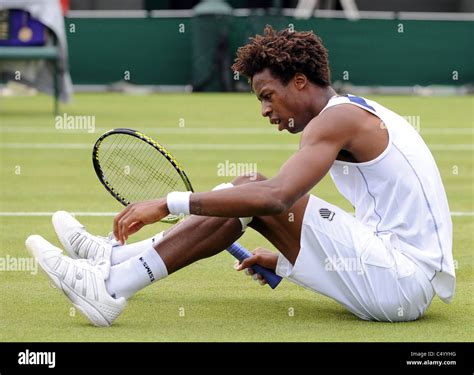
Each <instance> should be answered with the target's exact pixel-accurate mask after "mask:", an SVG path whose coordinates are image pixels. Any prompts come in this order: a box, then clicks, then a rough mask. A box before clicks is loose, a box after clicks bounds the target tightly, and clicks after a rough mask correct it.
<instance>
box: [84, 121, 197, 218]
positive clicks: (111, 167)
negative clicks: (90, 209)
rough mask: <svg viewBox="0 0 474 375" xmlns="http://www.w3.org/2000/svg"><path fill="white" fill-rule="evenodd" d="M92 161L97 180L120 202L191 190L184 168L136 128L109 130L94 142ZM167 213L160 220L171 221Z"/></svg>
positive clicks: (125, 203) (142, 199) (130, 201)
mask: <svg viewBox="0 0 474 375" xmlns="http://www.w3.org/2000/svg"><path fill="white" fill-rule="evenodd" d="M92 163H93V165H94V170H95V172H96V174H97V177H98V179H99V181H100V182H101V183H102V185H103V186H104V187H105V189H106V190H107V191H108V192H109V193H110V194H111V195H112V196H113V197H114V198H115V199H116V200H118V201H119V202H120V203H121V204H122V205H124V206H128V205H129V204H130V203H133V202H138V201H144V200H150V199H157V198H161V197H165V196H166V195H167V194H168V193H170V192H171V191H193V188H192V185H191V182H190V181H189V179H188V177H187V175H186V173H185V172H184V169H183V168H182V167H181V166H180V164H179V163H178V162H177V161H176V159H175V158H174V157H173V156H172V155H171V154H170V153H169V152H168V151H167V150H166V149H165V148H164V147H163V146H162V145H160V144H159V143H158V142H156V141H155V140H153V139H152V138H150V137H148V136H147V135H146V134H143V133H141V132H139V131H136V130H133V129H127V128H118V129H112V130H109V131H107V132H105V133H104V134H102V135H101V136H100V137H99V138H98V139H97V141H96V142H95V144H94V147H93V150H92ZM179 219H180V218H179V217H178V216H175V215H169V216H168V217H166V218H165V219H163V220H162V221H164V222H169V223H175V222H177V221H179Z"/></svg>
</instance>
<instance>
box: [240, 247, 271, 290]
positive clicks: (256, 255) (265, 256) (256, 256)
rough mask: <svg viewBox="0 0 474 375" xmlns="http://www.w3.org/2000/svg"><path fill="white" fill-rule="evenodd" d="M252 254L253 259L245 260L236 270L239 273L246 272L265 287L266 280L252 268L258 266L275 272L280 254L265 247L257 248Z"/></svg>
mask: <svg viewBox="0 0 474 375" xmlns="http://www.w3.org/2000/svg"><path fill="white" fill-rule="evenodd" d="M252 254H253V255H252V256H251V257H248V258H247V259H244V261H243V262H242V263H238V264H236V267H235V269H236V270H237V271H242V270H245V272H246V273H247V274H248V275H250V276H252V277H253V279H254V280H258V281H259V282H260V284H261V285H265V284H266V283H267V281H266V280H265V278H264V277H263V276H262V275H260V274H259V273H255V272H254V271H253V270H252V268H250V267H251V266H253V265H254V264H258V265H260V266H262V267H265V268H268V269H270V270H272V271H275V269H276V266H277V262H278V254H277V253H275V252H273V251H270V250H268V249H265V248H263V247H257V248H256V249H255V250H254V251H252Z"/></svg>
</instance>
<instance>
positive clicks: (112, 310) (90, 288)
mask: <svg viewBox="0 0 474 375" xmlns="http://www.w3.org/2000/svg"><path fill="white" fill-rule="evenodd" d="M26 247H27V249H28V250H29V252H30V253H31V255H32V256H33V257H34V258H35V259H36V260H37V262H38V264H39V265H40V266H41V268H42V269H43V270H44V271H45V272H46V274H47V275H48V276H49V278H50V279H51V280H52V281H53V283H54V284H55V285H56V287H57V288H58V289H60V290H62V291H63V292H64V294H66V296H67V297H68V298H69V299H70V300H71V301H72V303H73V304H74V306H75V307H76V308H77V309H78V310H79V311H80V312H82V313H83V314H84V315H85V316H86V317H87V319H89V321H90V322H91V323H92V324H94V325H95V326H98V327H108V326H110V325H111V324H112V322H113V321H114V320H115V319H117V317H118V316H119V315H120V313H121V312H122V311H123V310H124V309H125V307H126V306H127V301H126V299H125V298H123V297H122V298H117V299H115V298H112V297H111V296H110V294H109V293H108V292H107V289H106V287H105V280H107V279H108V277H109V272H110V261H109V260H107V259H102V260H101V261H100V262H98V263H97V264H93V263H92V262H91V261H88V260H84V259H78V260H75V259H71V258H69V257H67V256H64V255H63V253H62V251H61V249H58V248H57V247H56V246H54V245H52V244H50V243H49V242H48V241H46V240H45V239H44V238H43V237H41V236H38V235H33V236H29V237H28V238H27V239H26Z"/></svg>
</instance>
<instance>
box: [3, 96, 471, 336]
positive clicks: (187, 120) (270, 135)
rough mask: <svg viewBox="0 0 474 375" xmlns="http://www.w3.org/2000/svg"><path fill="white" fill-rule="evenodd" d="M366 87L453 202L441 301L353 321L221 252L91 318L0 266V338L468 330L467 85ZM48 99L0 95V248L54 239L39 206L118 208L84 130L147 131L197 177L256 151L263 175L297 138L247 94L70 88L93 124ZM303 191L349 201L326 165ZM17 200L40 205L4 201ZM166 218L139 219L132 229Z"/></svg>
mask: <svg viewBox="0 0 474 375" xmlns="http://www.w3.org/2000/svg"><path fill="white" fill-rule="evenodd" d="M370 98H371V99H374V100H377V101H379V102H380V103H381V104H383V105H385V106H387V107H389V108H390V109H392V110H394V111H396V112H398V113H399V114H401V115H405V116H416V117H414V118H416V119H417V121H419V126H420V128H421V134H422V136H423V138H424V139H425V141H426V142H427V144H428V145H429V146H430V148H431V149H432V152H433V154H434V156H435V158H436V161H437V163H438V166H439V168H440V171H441V175H442V178H443V181H444V183H445V186H446V189H447V193H448V198H449V204H450V209H451V211H452V212H453V213H455V216H453V223H454V258H455V260H456V265H457V291H456V296H455V298H454V301H453V302H452V304H450V305H446V304H444V303H442V302H441V301H440V300H439V299H438V298H435V300H434V301H433V303H432V305H431V307H430V308H429V309H428V311H427V313H426V315H425V316H424V317H423V318H422V319H420V320H419V321H416V322H410V323H395V324H389V323H375V322H366V321H362V320H360V319H358V318H356V317H355V316H353V315H352V314H351V313H349V312H347V311H346V310H345V309H344V308H343V307H341V306H340V305H338V304H337V303H336V302H334V301H332V300H331V299H329V298H327V297H324V296H321V295H318V294H315V293H314V292H311V291H308V290H305V289H303V288H301V287H299V286H297V285H295V284H292V283H290V282H288V281H283V282H282V284H281V285H280V286H279V287H278V288H277V289H276V290H274V291H272V290H271V289H270V288H268V287H259V286H258V285H257V284H256V283H255V282H252V281H251V280H250V279H249V278H247V277H245V276H243V274H240V273H237V272H235V271H234V270H233V268H232V265H233V262H234V260H233V258H232V257H231V256H230V255H229V254H227V253H226V252H224V253H221V254H219V255H218V256H215V257H213V258H210V259H206V260H202V261H199V262H197V263H195V264H193V265H191V266H189V267H187V268H186V269H183V270H181V271H179V272H177V273H176V274H173V275H171V276H170V277H168V278H166V279H164V280H162V281H159V282H157V283H155V284H154V285H152V286H150V287H148V288H146V289H145V290H143V291H141V292H139V293H138V294H137V295H136V296H134V297H133V298H132V299H131V300H130V301H129V307H128V308H127V309H126V311H125V312H124V313H123V314H122V315H121V316H120V317H119V319H118V320H117V321H116V323H115V324H114V325H113V326H112V327H111V328H109V329H97V328H94V327H92V326H90V325H89V324H88V322H87V321H86V319H85V318H84V317H83V316H81V315H80V313H79V312H77V311H75V310H74V309H73V308H72V307H71V305H70V303H69V300H67V299H66V298H65V297H64V296H63V295H62V293H60V292H58V291H57V290H54V289H53V288H52V287H51V286H50V284H49V282H48V279H47V277H46V276H45V274H43V273H42V272H41V270H38V273H37V274H34V272H30V271H16V272H14V271H1V270H0V287H1V292H0V341H245V342H248V341H472V338H473V331H472V327H474V322H473V316H474V309H473V233H474V220H473V219H474V217H473V216H472V212H473V211H474V209H473V187H474V180H473V174H474V171H473V134H474V133H473V123H474V114H473V108H474V98H473V97H472V96H471V97H409V96H376V97H375V96H374V97H370ZM51 109H52V101H51V98H49V97H46V96H37V97H25V98H1V99H0V162H1V165H0V171H1V174H0V178H1V185H0V189H1V194H0V212H1V213H2V216H0V223H1V225H0V258H4V259H7V257H15V258H26V257H29V254H28V252H27V250H26V248H25V246H24V241H25V239H26V237H27V236H28V235H29V234H33V233H37V234H41V235H43V236H44V237H45V238H46V239H48V240H50V241H51V242H53V243H54V244H56V245H59V241H58V240H57V239H56V237H55V234H54V230H53V228H52V226H51V218H50V217H49V216H48V215H47V213H48V212H54V211H56V210H60V209H64V210H68V211H72V212H85V213H90V212H117V211H118V210H120V209H121V206H120V205H119V203H118V202H116V201H115V200H114V199H113V198H112V197H111V196H110V195H109V194H108V193H107V192H106V191H105V190H104V189H103V187H102V186H101V185H100V183H99V182H98V180H97V179H96V177H95V173H94V171H93V168H92V163H91V149H92V145H93V143H94V141H95V139H96V138H97V137H98V135H99V134H100V133H102V132H103V131H105V130H108V129H110V128H117V127H129V128H134V129H138V130H142V131H143V132H145V133H148V134H149V135H150V136H152V137H156V138H157V139H159V141H160V142H161V143H163V144H164V145H165V146H168V147H169V149H170V151H171V152H173V153H174V154H175V156H176V157H177V159H178V160H179V161H180V162H181V164H183V166H184V167H185V169H186V171H187V172H188V175H189V177H190V179H191V181H192V182H193V185H194V188H195V189H196V190H198V191H199V190H210V189H211V188H212V187H213V186H215V185H217V184H219V183H222V182H227V181H229V180H231V179H232V178H233V177H232V176H220V175H219V173H218V169H219V163H225V162H226V161H229V162H231V163H256V164H257V168H258V171H259V172H261V173H263V174H264V175H266V176H272V175H274V174H275V173H276V172H277V171H278V169H279V166H280V165H281V164H282V163H283V162H284V161H285V160H286V159H287V158H288V157H289V156H290V155H291V154H292V153H293V152H294V150H296V148H297V145H298V141H299V136H294V135H290V134H287V133H279V132H277V131H276V128H274V127H271V126H269V125H268V122H267V120H266V119H263V118H262V117H261V116H260V105H259V103H258V101H257V100H256V99H255V97H254V96H252V95H250V94H156V95H149V96H122V95H119V94H106V93H103V94H77V95H75V98H74V103H72V104H70V105H63V106H62V108H61V110H62V112H66V113H67V114H68V115H86V116H95V127H96V128H95V132H88V131H87V130H76V131H72V130H64V129H57V128H56V127H55V118H54V117H53V115H52V112H51ZM313 193H314V194H317V195H318V196H320V197H321V198H323V199H325V200H328V201H330V202H332V203H335V204H337V205H339V206H340V207H342V208H344V209H346V210H351V206H350V204H349V203H348V202H347V201H345V200H344V198H343V197H342V196H340V195H339V193H338V192H337V191H336V188H335V186H334V184H333V183H332V182H331V180H330V178H329V177H326V178H325V179H324V180H323V181H322V182H321V183H320V184H319V185H318V186H317V187H315V188H314V189H313ZM21 212H26V213H30V212H35V213H45V214H44V215H42V216H32V215H25V216H12V215H7V214H6V213H21ZM460 213H463V214H460ZM465 214H468V215H465ZM79 220H80V221H82V222H83V223H84V224H85V225H86V226H87V228H88V229H89V231H90V232H92V233H97V234H101V235H105V234H107V233H108V232H109V231H110V230H111V224H112V217H111V216H97V217H94V216H84V217H79ZM166 227H167V226H166V224H158V225H155V226H153V227H147V228H145V229H143V230H142V232H140V233H138V234H137V235H136V236H135V237H136V240H139V239H143V238H146V237H148V236H151V235H153V234H154V233H157V232H158V231H160V230H162V229H165V228H166ZM132 240H134V239H132ZM240 242H241V243H242V244H243V245H245V246H246V247H247V248H250V249H253V248H255V247H257V246H268V247H270V248H271V245H269V244H268V243H267V241H266V240H264V239H263V238H262V237H261V236H260V235H259V234H258V233H255V232H253V231H252V230H248V231H247V233H246V234H245V236H244V237H243V238H242V239H241V241H240ZM32 273H33V274H32ZM469 327H471V328H469Z"/></svg>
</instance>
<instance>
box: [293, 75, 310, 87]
mask: <svg viewBox="0 0 474 375" xmlns="http://www.w3.org/2000/svg"><path fill="white" fill-rule="evenodd" d="M293 83H294V85H295V86H296V88H297V89H298V90H302V89H304V88H305V86H306V85H307V84H308V78H307V77H306V76H305V75H304V74H303V73H296V74H295V76H294V77H293Z"/></svg>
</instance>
